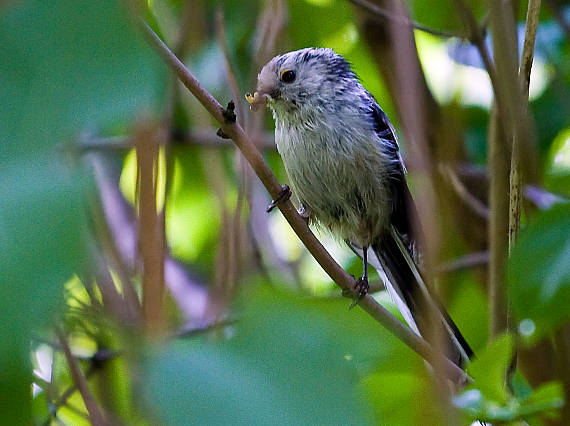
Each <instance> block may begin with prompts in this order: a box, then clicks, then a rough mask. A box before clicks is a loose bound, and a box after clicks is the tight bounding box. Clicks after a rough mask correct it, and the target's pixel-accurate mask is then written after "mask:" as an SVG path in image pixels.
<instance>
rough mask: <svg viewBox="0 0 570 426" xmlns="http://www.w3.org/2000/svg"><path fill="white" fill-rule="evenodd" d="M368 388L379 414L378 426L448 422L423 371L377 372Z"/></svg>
mask: <svg viewBox="0 0 570 426" xmlns="http://www.w3.org/2000/svg"><path fill="white" fill-rule="evenodd" d="M420 368H422V367H420ZM387 370H388V369H387ZM424 371H425V369H424ZM364 386H365V389H366V392H367V393H368V395H369V398H370V400H371V401H372V404H373V407H374V410H375V412H376V415H377V419H376V420H377V421H376V423H377V424H382V425H398V426H408V425H409V426H415V425H423V426H429V425H441V424H442V422H443V421H444V419H443V418H442V413H440V412H439V411H438V402H437V401H435V399H434V398H435V396H436V394H435V392H434V391H433V387H432V384H431V383H430V381H429V379H428V378H427V376H426V374H421V373H419V370H416V371H414V372H412V371H408V372H391V371H389V370H388V371H384V372H380V373H375V374H372V375H370V376H369V377H367V378H366V379H365V380H364Z"/></svg>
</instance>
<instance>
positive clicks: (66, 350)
mask: <svg viewBox="0 0 570 426" xmlns="http://www.w3.org/2000/svg"><path fill="white" fill-rule="evenodd" d="M56 333H57V337H58V339H59V342H60V344H61V348H62V349H63V354H64V355H65V359H66V361H67V364H68V365H69V371H70V373H71V377H72V379H73V381H74V382H75V385H76V386H77V389H78V390H79V393H80V394H81V398H83V402H84V404H85V408H87V412H88V413H89V420H90V421H91V423H92V424H93V425H95V426H103V425H106V424H107V421H106V420H105V417H104V415H103V412H102V411H101V409H100V408H99V405H98V404H97V401H96V400H95V397H94V396H93V394H92V393H91V390H90V389H89V385H88V383H87V378H86V377H85V375H84V374H83V371H82V370H81V367H80V366H79V362H77V359H76V358H75V357H74V356H73V354H72V353H71V348H70V347H69V343H68V342H67V338H66V337H65V334H64V333H63V331H62V330H61V329H59V328H56Z"/></svg>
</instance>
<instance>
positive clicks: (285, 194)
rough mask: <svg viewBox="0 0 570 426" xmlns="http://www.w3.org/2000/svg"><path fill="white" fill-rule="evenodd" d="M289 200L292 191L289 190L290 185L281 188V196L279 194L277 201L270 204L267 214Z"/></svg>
mask: <svg viewBox="0 0 570 426" xmlns="http://www.w3.org/2000/svg"><path fill="white" fill-rule="evenodd" d="M289 198H291V189H290V188H289V186H288V185H283V186H282V187H281V191H279V194H277V198H275V200H273V201H272V202H271V204H269V207H267V210H265V211H266V212H267V213H269V212H271V210H273V209H274V208H275V207H277V205H278V204H279V203H282V202H285V201H287V200H288V199H289Z"/></svg>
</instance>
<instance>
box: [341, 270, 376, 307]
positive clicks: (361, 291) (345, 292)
mask: <svg viewBox="0 0 570 426" xmlns="http://www.w3.org/2000/svg"><path fill="white" fill-rule="evenodd" d="M369 288H370V285H369V284H368V278H367V277H360V278H359V279H357V280H356V283H355V284H354V290H355V291H356V294H354V292H353V291H350V289H348V288H344V289H342V293H341V294H342V296H343V297H350V298H352V303H351V304H350V306H349V307H348V309H352V308H354V307H355V306H356V305H357V304H358V301H359V300H360V299H362V298H363V297H364V296H366V295H367V294H368V289H369Z"/></svg>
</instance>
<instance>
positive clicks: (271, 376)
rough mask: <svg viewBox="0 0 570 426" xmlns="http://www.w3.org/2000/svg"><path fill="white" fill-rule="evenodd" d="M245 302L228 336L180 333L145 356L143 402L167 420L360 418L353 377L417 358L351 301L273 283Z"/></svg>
mask: <svg viewBox="0 0 570 426" xmlns="http://www.w3.org/2000/svg"><path fill="white" fill-rule="evenodd" d="M243 303H244V304H247V306H246V308H245V312H244V314H243V317H242V319H241V320H240V322H239V323H238V325H237V326H236V327H235V330H233V333H235V336H234V337H233V338H231V339H230V340H229V341H222V342H215V341H212V340H211V339H210V340H202V341H193V342H181V343H178V344H177V345H174V346H172V347H170V348H169V349H168V350H167V351H165V352H162V353H158V354H157V355H155V356H154V357H151V359H150V360H149V362H148V363H147V369H146V371H147V374H148V377H149V382H148V388H147V389H146V394H147V398H148V403H149V404H152V405H153V406H154V408H155V410H156V411H157V413H158V414H159V418H161V419H162V421H163V422H164V423H165V424H171V425H183V424H188V419H192V422H193V423H197V424H229V423H231V424H260V423H261V424H269V423H270V424H287V425H290V424H346V423H354V424H366V423H370V422H371V412H370V410H369V408H367V407H366V406H365V404H364V402H365V401H366V397H365V395H364V394H363V393H361V392H360V391H359V390H361V389H362V388H361V387H360V386H359V383H360V380H361V378H362V377H364V376H365V375H366V374H368V373H370V372H371V371H373V369H375V368H378V367H379V366H381V365H385V366H386V367H387V366H391V367H392V368H394V370H395V371H398V370H400V369H402V368H404V369H409V368H410V367H412V368H415V367H418V366H419V365H421V363H420V362H419V360H418V359H417V358H418V357H416V356H414V355H412V354H411V353H410V351H408V350H406V349H405V348H404V347H403V345H401V344H400V343H399V342H397V341H396V340H395V339H394V338H393V337H391V336H390V335H388V334H387V333H386V332H385V331H384V330H383V329H382V328H381V327H380V326H378V324H376V323H375V322H374V321H373V320H372V319H371V318H369V317H367V316H366V315H365V314H364V313H363V312H359V311H358V310H356V309H353V310H350V311H349V310H348V305H349V301H346V300H341V301H338V300H336V301H335V300H332V299H329V300H307V299H305V300H303V299H302V298H301V296H300V295H293V296H291V295H286V294H279V293H278V292H277V291H276V290H275V289H272V290H271V292H268V291H258V292H255V293H252V294H250V295H249V296H248V297H247V298H246V299H244V300H243ZM402 362H403V363H402ZM367 390H368V391H370V392H372V391H373V389H372V388H367Z"/></svg>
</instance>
